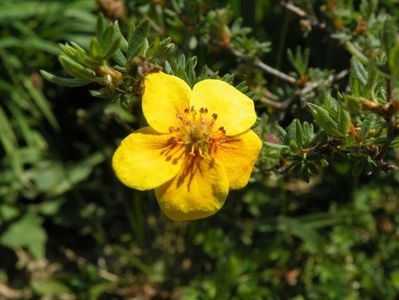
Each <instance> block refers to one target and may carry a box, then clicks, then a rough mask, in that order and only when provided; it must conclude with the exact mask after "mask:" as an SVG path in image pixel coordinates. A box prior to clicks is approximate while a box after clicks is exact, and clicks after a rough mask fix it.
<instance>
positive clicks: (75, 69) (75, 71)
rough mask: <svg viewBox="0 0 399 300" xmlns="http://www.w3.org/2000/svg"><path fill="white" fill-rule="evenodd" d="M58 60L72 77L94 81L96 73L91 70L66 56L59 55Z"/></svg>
mask: <svg viewBox="0 0 399 300" xmlns="http://www.w3.org/2000/svg"><path fill="white" fill-rule="evenodd" d="M59 60H60V62H61V65H62V66H63V67H64V69H65V71H67V72H68V73H69V74H70V75H72V76H73V77H77V78H80V79H83V80H88V81H95V78H96V73H94V71H93V70H91V69H89V68H86V67H84V66H82V65H81V64H79V63H77V62H76V61H74V60H73V59H71V58H70V57H68V56H65V55H60V56H59Z"/></svg>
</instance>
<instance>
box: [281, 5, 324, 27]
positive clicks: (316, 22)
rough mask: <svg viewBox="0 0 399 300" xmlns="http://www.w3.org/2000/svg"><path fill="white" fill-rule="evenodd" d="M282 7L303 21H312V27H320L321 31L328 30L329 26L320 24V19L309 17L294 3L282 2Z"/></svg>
mask: <svg viewBox="0 0 399 300" xmlns="http://www.w3.org/2000/svg"><path fill="white" fill-rule="evenodd" d="M281 5H282V6H283V7H285V8H286V9H287V10H289V11H290V12H292V13H294V14H296V15H297V16H299V17H301V18H302V19H306V20H308V21H310V24H311V25H312V26H315V27H318V28H321V29H327V25H326V24H325V23H324V22H320V21H319V19H317V18H316V17H315V16H309V15H308V14H307V13H306V12H305V11H304V10H302V9H301V8H299V7H298V6H295V5H294V4H293V3H291V2H286V1H282V2H281Z"/></svg>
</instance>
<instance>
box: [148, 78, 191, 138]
mask: <svg viewBox="0 0 399 300" xmlns="http://www.w3.org/2000/svg"><path fill="white" fill-rule="evenodd" d="M190 95H191V89H190V87H189V86H188V85H187V83H185V82H184V81H183V80H182V79H180V78H178V77H176V76H172V75H167V74H165V73H163V72H157V73H151V74H149V75H147V76H146V78H145V89H144V95H143V98H142V107H143V114H144V116H145V118H146V120H147V122H148V124H149V125H150V126H151V127H152V128H153V129H155V130H156V131H158V132H161V133H168V132H169V128H170V127H175V126H176V125H177V124H178V119H177V118H176V113H177V112H183V111H184V109H186V108H188V107H189V100H190Z"/></svg>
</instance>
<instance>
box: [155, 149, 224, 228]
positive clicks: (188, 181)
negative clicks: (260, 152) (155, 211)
mask: <svg viewBox="0 0 399 300" xmlns="http://www.w3.org/2000/svg"><path fill="white" fill-rule="evenodd" d="M228 190H229V182H228V179H227V177H226V172H225V170H224V168H223V166H222V165H221V164H220V163H219V162H217V161H216V160H214V159H211V158H203V159H201V160H199V159H194V158H192V157H187V159H186V161H185V163H184V166H183V168H182V169H181V170H180V172H179V174H178V175H177V176H176V177H175V178H173V179H172V180H171V181H169V182H167V183H165V184H164V185H162V186H160V187H159V188H157V189H155V195H156V197H157V199H158V203H159V205H160V206H161V209H162V210H163V212H164V213H165V214H166V216H168V217H169V218H170V219H172V220H175V221H186V220H195V219H201V218H205V217H208V216H210V215H213V214H214V213H216V212H217V211H218V210H219V209H220V208H221V207H222V206H223V203H224V201H225V200H226V197H227V194H228Z"/></svg>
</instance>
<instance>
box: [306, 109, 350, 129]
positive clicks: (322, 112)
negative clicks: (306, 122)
mask: <svg viewBox="0 0 399 300" xmlns="http://www.w3.org/2000/svg"><path fill="white" fill-rule="evenodd" d="M308 107H309V110H310V112H311V114H312V115H313V118H315V120H316V122H317V124H319V126H320V127H321V128H322V129H323V130H324V131H325V132H327V133H328V134H329V135H331V136H335V137H340V136H342V133H341V132H340V131H339V130H338V124H337V122H336V121H334V120H333V119H332V118H331V116H330V113H329V112H328V111H327V110H326V109H325V108H323V107H321V106H319V105H316V104H313V103H308Z"/></svg>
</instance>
